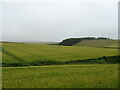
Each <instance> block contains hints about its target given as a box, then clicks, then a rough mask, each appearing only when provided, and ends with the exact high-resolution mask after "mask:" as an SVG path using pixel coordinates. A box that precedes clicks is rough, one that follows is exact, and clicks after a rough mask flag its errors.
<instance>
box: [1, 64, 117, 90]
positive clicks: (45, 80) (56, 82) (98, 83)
mask: <svg viewBox="0 0 120 90" xmlns="http://www.w3.org/2000/svg"><path fill="white" fill-rule="evenodd" d="M2 83H3V88H117V87H118V65H117V64H88V65H55V66H34V67H3V81H2Z"/></svg>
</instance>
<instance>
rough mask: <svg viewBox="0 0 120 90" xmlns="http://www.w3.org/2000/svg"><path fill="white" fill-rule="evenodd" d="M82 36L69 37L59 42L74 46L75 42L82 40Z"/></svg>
mask: <svg viewBox="0 0 120 90" xmlns="http://www.w3.org/2000/svg"><path fill="white" fill-rule="evenodd" d="M80 41H81V38H68V39H65V40H63V41H62V42H60V43H59V45H64V46H72V45H73V44H75V43H77V42H80Z"/></svg>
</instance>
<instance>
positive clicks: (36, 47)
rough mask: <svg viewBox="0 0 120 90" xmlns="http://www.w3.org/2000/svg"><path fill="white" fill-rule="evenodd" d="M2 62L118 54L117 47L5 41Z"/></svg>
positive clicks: (63, 59) (77, 58) (88, 57)
mask: <svg viewBox="0 0 120 90" xmlns="http://www.w3.org/2000/svg"><path fill="white" fill-rule="evenodd" d="M2 48H3V53H2V56H3V57H2V62H3V63H11V62H12V63H13V62H35V61H60V62H65V61H74V60H81V59H90V58H99V57H102V56H116V55H117V54H118V52H117V49H106V48H96V47H76V46H56V45H43V44H25V43H3V47H2Z"/></svg>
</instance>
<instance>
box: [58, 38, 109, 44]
mask: <svg viewBox="0 0 120 90" xmlns="http://www.w3.org/2000/svg"><path fill="white" fill-rule="evenodd" d="M101 39H102V40H108V39H109V38H106V37H98V38H95V37H84V38H68V39H65V40H63V41H62V42H60V43H59V45H64V46H72V45H74V44H76V43H78V42H80V41H81V40H101Z"/></svg>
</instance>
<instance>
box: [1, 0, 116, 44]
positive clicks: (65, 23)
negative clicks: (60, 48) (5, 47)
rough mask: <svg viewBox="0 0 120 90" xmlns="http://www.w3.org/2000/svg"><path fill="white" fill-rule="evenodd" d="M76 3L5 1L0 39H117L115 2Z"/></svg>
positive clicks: (68, 0)
mask: <svg viewBox="0 0 120 90" xmlns="http://www.w3.org/2000/svg"><path fill="white" fill-rule="evenodd" d="M80 1H81V2H80ZM80 1H78V0H61V1H60V0H39V2H33V0H30V1H29V2H28V1H26V2H7V0H6V2H4V3H0V19H2V21H0V27H2V28H0V30H1V31H2V38H0V39H1V40H7V41H45V42H49V41H61V40H63V39H65V38H69V37H83V36H96V37H97V36H106V37H110V38H118V3H117V2H116V1H117V0H116V1H115V0H109V1H108V0H103V1H102V0H101V1H100V0H98V2H97V1H94V0H89V1H86V0H85V1H84V0H80ZM90 1H91V2H90ZM105 1H106V2H105ZM112 1H113V2H112Z"/></svg>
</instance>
